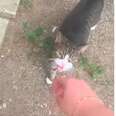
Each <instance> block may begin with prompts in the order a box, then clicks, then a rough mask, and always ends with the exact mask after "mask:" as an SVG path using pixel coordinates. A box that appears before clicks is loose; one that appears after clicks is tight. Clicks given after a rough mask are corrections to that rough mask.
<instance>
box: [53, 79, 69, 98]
mask: <svg viewBox="0 0 116 116" xmlns="http://www.w3.org/2000/svg"><path fill="white" fill-rule="evenodd" d="M66 81H67V79H66V78H64V77H58V78H56V79H55V80H54V81H53V85H52V89H53V93H54V94H55V96H56V97H58V98H62V97H63V96H64V91H65V86H66Z"/></svg>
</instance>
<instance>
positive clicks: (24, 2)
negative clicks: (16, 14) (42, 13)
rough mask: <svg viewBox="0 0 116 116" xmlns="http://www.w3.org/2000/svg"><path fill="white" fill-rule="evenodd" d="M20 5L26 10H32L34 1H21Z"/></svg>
mask: <svg viewBox="0 0 116 116" xmlns="http://www.w3.org/2000/svg"><path fill="white" fill-rule="evenodd" d="M20 4H21V5H22V6H23V7H24V8H30V7H32V0H21V1H20Z"/></svg>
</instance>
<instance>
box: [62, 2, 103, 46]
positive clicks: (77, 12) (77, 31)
mask: <svg viewBox="0 0 116 116" xmlns="http://www.w3.org/2000/svg"><path fill="white" fill-rule="evenodd" d="M103 7H104V0H80V2H79V4H78V5H77V6H76V7H75V8H74V9H73V10H72V11H71V13H70V14H69V15H68V16H67V17H66V18H65V19H64V21H63V24H62V25H61V27H60V32H61V33H62V34H63V35H64V36H65V37H66V38H67V39H69V40H70V41H71V42H72V43H74V44H73V45H76V46H77V47H83V46H85V45H87V41H88V37H89V34H90V30H92V29H94V28H95V27H96V24H97V22H98V21H99V20H100V17H101V13H102V10H103Z"/></svg>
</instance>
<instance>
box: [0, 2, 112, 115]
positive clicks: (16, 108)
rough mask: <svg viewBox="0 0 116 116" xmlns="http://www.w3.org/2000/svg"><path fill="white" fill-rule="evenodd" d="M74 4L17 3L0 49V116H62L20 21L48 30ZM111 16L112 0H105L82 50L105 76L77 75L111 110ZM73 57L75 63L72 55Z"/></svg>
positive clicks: (39, 56)
mask: <svg viewBox="0 0 116 116" xmlns="http://www.w3.org/2000/svg"><path fill="white" fill-rule="evenodd" d="M76 3H78V0H33V6H32V7H31V8H28V9H27V8H23V7H22V6H21V5H20V6H19V10H18V12H17V16H16V18H15V19H11V21H10V23H9V26H8V29H7V33H6V37H5V41H4V44H3V46H2V49H1V51H0V56H1V57H0V116H48V115H49V116H61V115H63V114H62V113H61V112H60V111H59V109H58V107H57V105H56V104H55V101H54V99H53V97H52V94H51V90H50V89H49V88H48V87H47V85H46V84H45V73H44V71H43V68H42V64H41V62H40V60H39V59H40V58H41V54H40V53H39V52H38V49H37V48H34V47H33V45H31V44H30V43H29V42H28V41H27V40H26V39H25V36H24V33H23V30H22V23H23V22H24V21H28V22H30V23H31V24H32V25H33V28H35V27H37V26H38V25H42V26H43V27H46V28H47V29H48V30H50V31H51V29H52V27H53V26H54V25H59V24H61V22H62V20H63V18H64V16H65V15H66V14H67V13H68V12H69V11H70V10H71V9H72V8H73V7H74V6H75V4H76ZM113 16H114V14H113V0H105V7H104V11H103V14H102V19H101V21H100V22H99V25H98V27H97V28H96V30H95V31H92V33H91V36H90V46H89V48H88V50H87V52H86V53H85V55H86V56H87V57H88V58H89V59H90V60H91V61H93V62H96V63H97V64H100V65H101V66H103V67H104V69H105V75H104V76H103V77H102V78H99V79H97V80H96V81H94V80H91V79H90V78H87V77H85V76H84V73H83V72H80V78H82V79H85V80H86V81H87V82H88V83H89V84H90V86H91V87H92V88H93V89H94V90H95V91H96V92H97V95H98V96H99V97H100V98H101V99H102V100H103V101H104V103H105V104H106V105H107V106H108V107H110V108H111V109H113V107H114V106H113V103H114V74H113V70H114V69H113V64H114V61H113V60H114V54H113V53H114V48H113V45H114V36H113V33H114V30H113V25H114V23H113V21H114V20H113ZM74 59H75V62H76V60H77V59H78V58H77V56H76V55H74ZM2 104H4V108H3V109H2V108H1V105H2Z"/></svg>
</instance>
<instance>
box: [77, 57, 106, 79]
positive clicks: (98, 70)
mask: <svg viewBox="0 0 116 116" xmlns="http://www.w3.org/2000/svg"><path fill="white" fill-rule="evenodd" d="M79 64H80V68H81V69H83V70H85V71H87V72H88V73H89V74H90V76H91V78H92V79H97V78H98V77H100V76H102V75H103V74H104V69H103V68H102V67H101V66H98V65H97V64H94V63H90V61H89V60H88V59H87V58H86V57H84V56H81V58H80V61H79Z"/></svg>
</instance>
